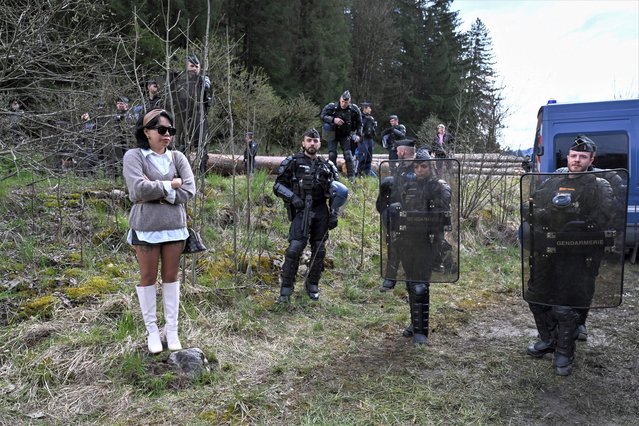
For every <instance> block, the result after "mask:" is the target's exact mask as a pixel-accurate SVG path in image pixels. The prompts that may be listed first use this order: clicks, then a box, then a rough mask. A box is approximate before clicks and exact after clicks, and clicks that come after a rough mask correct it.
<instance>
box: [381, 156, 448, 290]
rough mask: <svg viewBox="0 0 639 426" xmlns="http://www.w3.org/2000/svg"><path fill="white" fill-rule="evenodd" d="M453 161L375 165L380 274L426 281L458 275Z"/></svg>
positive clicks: (387, 276)
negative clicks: (377, 178)
mask: <svg viewBox="0 0 639 426" xmlns="http://www.w3.org/2000/svg"><path fill="white" fill-rule="evenodd" d="M459 173H460V167H459V162H458V161H457V160H455V159H431V160H393V161H384V162H382V163H381V164H380V167H379V179H380V190H379V195H378V199H377V205H376V207H377V210H378V211H379V213H380V235H381V238H380V240H381V247H380V253H381V276H382V278H384V279H391V280H398V281H425V282H431V283H448V282H455V281H457V280H458V279H459V192H460V191H459V182H460V175H459Z"/></svg>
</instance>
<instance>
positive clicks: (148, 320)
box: [135, 284, 162, 354]
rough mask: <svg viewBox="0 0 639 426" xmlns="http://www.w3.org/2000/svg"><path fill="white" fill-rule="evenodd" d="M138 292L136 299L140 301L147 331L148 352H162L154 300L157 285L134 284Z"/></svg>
mask: <svg viewBox="0 0 639 426" xmlns="http://www.w3.org/2000/svg"><path fill="white" fill-rule="evenodd" d="M135 289H136V291H137V293H138V300H139V301H140V310H141V311H142V318H144V325H145V326H146V332H147V340H146V343H147V346H148V347H149V352H151V353H152V354H157V353H160V352H162V341H161V340H160V330H159V329H158V324H157V311H156V308H157V305H156V304H157V302H156V297H157V295H156V290H157V286H156V285H155V284H153V285H147V286H144V287H143V286H136V287H135Z"/></svg>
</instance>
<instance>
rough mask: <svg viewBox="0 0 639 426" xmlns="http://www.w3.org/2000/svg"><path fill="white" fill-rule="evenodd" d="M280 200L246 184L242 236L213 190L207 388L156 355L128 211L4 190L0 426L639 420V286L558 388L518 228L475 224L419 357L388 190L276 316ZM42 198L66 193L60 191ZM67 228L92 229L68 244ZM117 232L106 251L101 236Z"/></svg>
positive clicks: (187, 307) (441, 288)
mask: <svg viewBox="0 0 639 426" xmlns="http://www.w3.org/2000/svg"><path fill="white" fill-rule="evenodd" d="M26 184H27V183H26V182H23V185H26ZM55 184H58V185H62V186H59V187H57V189H56V191H55V193H56V194H57V193H58V191H59V192H60V193H61V194H66V193H82V192H83V191H84V190H86V189H88V188H90V187H92V185H95V186H97V187H104V188H109V186H108V184H107V183H102V182H99V181H98V182H91V183H90V182H84V181H82V180H80V179H75V178H72V177H66V178H64V179H61V180H59V181H57V182H56V183H55ZM271 185H272V182H271V181H270V180H269V178H268V177H267V176H266V175H265V174H262V173H258V174H256V175H255V177H254V179H253V180H252V186H251V190H252V200H253V202H254V204H253V209H252V210H251V212H252V213H251V222H249V221H248V214H247V212H248V210H247V207H246V205H245V204H244V200H245V196H246V179H244V177H243V176H240V177H238V179H237V181H236V189H237V191H238V197H237V211H236V212H235V213H234V215H233V216H232V217H233V221H234V222H233V223H229V222H224V221H225V220H226V219H228V216H223V215H222V214H221V213H220V212H229V211H230V210H229V209H231V207H232V204H231V197H230V196H229V191H230V188H231V187H232V185H231V181H230V179H229V178H223V177H218V176H213V175H212V176H210V177H209V178H208V181H207V185H206V189H205V190H206V194H207V195H206V198H205V204H204V208H203V210H202V215H203V220H204V222H205V226H204V228H203V231H204V232H203V235H204V237H205V240H206V242H207V243H208V244H209V247H210V250H209V251H208V252H206V253H204V254H201V255H198V256H196V257H192V258H191V257H190V258H189V259H188V260H187V262H186V266H187V268H188V270H187V275H186V276H187V279H186V282H185V283H184V284H183V286H182V303H181V316H180V337H181V339H182V342H183V344H184V345H185V346H187V347H200V348H201V349H202V350H203V351H204V353H205V354H206V356H207V358H208V360H209V363H210V364H209V366H210V371H208V372H205V373H204V374H202V375H201V376H200V377H198V378H197V379H195V380H190V379H186V378H185V377H184V376H182V375H180V374H179V373H178V372H176V371H175V370H173V369H172V368H171V367H170V366H169V365H168V363H167V359H168V356H169V353H168V352H162V353H161V354H159V355H150V354H148V353H147V349H146V337H145V332H144V324H143V323H142V320H141V315H140V312H139V307H138V304H137V303H138V302H137V297H136V295H135V291H134V285H135V283H136V282H137V279H138V270H137V264H136V261H135V258H134V256H133V254H132V253H131V250H130V248H129V247H128V246H127V245H126V244H121V241H122V238H123V236H124V232H125V230H126V226H125V224H124V223H123V222H122V218H126V211H127V209H128V203H127V202H126V201H122V202H121V203H118V202H114V203H101V202H97V201H96V202H87V203H85V206H84V210H82V209H80V208H79V206H78V205H77V204H74V203H67V204H64V206H65V207H64V208H63V209H62V210H58V207H59V206H61V204H56V205H55V207H54V208H47V207H46V206H43V205H41V206H39V207H38V208H37V209H35V208H34V209H33V210H31V209H24V206H28V205H29V201H30V199H31V197H32V195H31V193H30V192H29V191H27V190H25V189H24V188H22V190H23V192H24V193H21V192H20V188H19V185H18V191H17V192H16V191H14V192H12V191H6V187H7V186H10V182H5V183H0V187H5V194H6V196H7V197H8V198H9V200H11V201H12V203H9V202H8V201H7V202H5V203H4V204H3V205H4V206H5V208H7V207H10V206H11V205H14V206H15V207H14V210H8V213H7V215H6V217H7V219H6V220H7V222H6V223H5V224H3V227H2V229H7V223H12V222H11V221H15V220H18V219H16V217H19V220H20V221H21V222H17V223H20V224H21V225H20V227H17V228H15V229H16V233H17V234H18V233H19V238H18V237H16V238H14V240H12V241H9V242H5V243H3V244H4V245H3V249H7V250H6V255H5V256H4V258H3V259H0V274H1V275H2V277H3V282H7V281H10V280H13V279H16V278H17V277H19V278H20V279H21V280H22V281H21V282H20V285H19V286H16V287H15V288H12V290H8V289H7V290H2V289H1V288H0V290H2V291H1V292H0V308H1V309H0V341H2V342H3V343H2V350H0V365H2V367H0V396H1V397H0V424H4V423H16V424H21V423H25V422H29V421H30V420H27V418H26V417H25V415H26V414H25V413H27V414H28V413H34V412H44V413H46V415H47V416H48V417H47V418H50V419H53V420H52V422H54V423H57V424H79V423H97V424H122V425H125V424H148V423H149V422H151V420H150V419H153V422H154V423H165V424H175V423H182V424H196V425H199V424H202V425H206V424H276V425H279V424H301V425H371V424H380V425H381V424H384V425H386V424H398V425H403V424H425V425H430V424H442V425H443V424H446V425H449V424H451V425H467V424H479V425H484V424H485V425H488V424H490V425H492V424H514V425H519V424H522V425H523V424H556V423H562V422H563V423H569V422H580V423H583V424H595V423H597V424H606V423H609V424H610V423H612V424H630V423H632V422H633V421H634V412H635V410H637V409H638V408H639V407H638V405H637V404H638V403H637V401H636V395H635V393H636V392H634V389H635V388H634V386H635V383H634V382H633V380H634V379H633V377H634V376H635V375H634V371H635V368H636V365H635V364H636V359H635V358H636V357H635V356H634V351H632V350H629V348H633V347H634V346H636V338H635V337H634V335H633V334H632V333H634V332H630V330H634V328H633V326H632V325H633V324H634V322H633V321H635V318H636V314H637V302H636V300H637V299H636V289H635V288H633V287H632V286H629V288H627V294H626V296H625V297H626V300H625V301H624V304H623V305H622V307H621V308H619V309H617V310H607V311H598V312H593V313H592V314H591V316H592V324H593V329H594V331H593V341H592V343H591V342H588V343H587V344H581V343H580V344H579V345H578V353H577V359H576V371H575V373H574V374H573V376H571V377H569V378H560V377H558V376H556V375H554V374H553V371H552V367H551V364H550V361H549V360H547V359H542V360H537V359H530V357H527V356H526V355H525V347H526V345H527V344H528V343H530V342H531V341H532V340H533V339H534V329H533V328H532V326H533V325H532V318H531V317H530V313H529V311H528V308H527V307H526V306H525V304H524V303H523V301H522V300H521V296H520V288H521V281H520V280H521V277H520V273H521V266H520V260H519V249H518V247H517V243H516V239H514V238H513V235H514V230H513V229H511V228H512V227H511V228H508V227H507V228H501V225H500V224H498V223H497V224H496V223H493V222H491V221H490V220H491V219H490V218H488V219H487V218H482V219H478V220H476V221H468V222H465V223H464V224H462V232H463V238H462V250H461V261H460V265H461V276H460V279H459V281H458V282H457V283H453V284H444V283H441V284H432V285H431V292H430V293H431V299H430V302H431V305H430V308H431V317H430V320H431V322H430V328H431V334H430V340H429V345H428V346H426V347H423V348H419V349H416V348H413V346H412V344H411V340H410V339H406V338H404V337H402V336H401V333H402V330H403V329H404V327H405V326H406V325H407V323H408V321H409V318H410V317H409V312H408V307H407V303H406V291H405V288H404V285H403V284H402V283H400V284H398V286H397V287H396V289H395V290H394V291H393V292H389V293H384V294H382V293H380V292H379V290H378V287H379V285H380V284H381V278H380V277H379V236H378V227H379V220H378V215H377V212H376V211H375V209H374V201H375V195H376V181H375V180H374V179H364V180H358V181H357V183H356V184H355V185H350V184H349V187H350V189H351V195H350V199H349V202H348V205H347V206H346V210H345V211H344V214H343V216H342V217H341V218H340V224H339V226H338V228H337V229H336V230H334V231H333V232H331V236H330V239H329V240H328V242H327V250H328V256H327V262H326V265H327V267H326V270H325V271H324V273H323V276H322V280H321V281H320V291H321V298H320V300H319V301H317V302H314V301H311V300H310V299H309V298H308V296H307V295H306V294H305V292H304V290H303V284H302V283H303V278H302V277H301V276H300V277H298V279H297V282H296V289H295V293H294V294H293V297H292V298H291V303H290V304H288V305H277V304H275V303H274V301H275V298H276V296H277V294H278V289H279V286H278V283H277V274H278V272H279V267H280V265H281V262H282V260H283V254H284V249H285V248H286V245H287V241H286V238H287V232H288V222H287V219H286V216H285V212H284V210H283V208H282V202H281V200H279V199H276V198H274V197H273V196H272V191H271ZM36 186H37V188H38V190H39V191H42V192H45V193H46V192H47V191H48V192H52V190H51V186H47V185H45V183H39V184H38V185H36ZM56 197H57V195H56ZM54 198H55V197H54ZM42 199H45V198H44V197H43V198H42ZM56 199H57V198H56ZM64 199H65V200H66V199H74V198H73V197H66V195H65V197H64ZM25 212H26V213H25ZM31 212H35V213H33V214H34V215H35V216H32V215H31ZM41 214H42V217H40V215H41ZM60 214H62V217H60V216H59V215H60ZM12 217H13V218H14V219H11V218H12ZM42 218H46V220H41V219H42ZM225 218H226V219H225ZM362 219H363V220H364V223H363V232H362ZM60 223H64V224H65V227H66V229H81V226H83V225H82V224H83V223H84V224H85V225H86V224H90V226H91V229H90V232H89V231H87V233H86V235H82V236H76V235H73V234H71V233H69V234H65V235H66V236H65V237H64V238H63V239H59V238H56V235H55V234H56V230H57V229H58V226H59V224H60ZM32 224H36V225H34V227H32ZM233 224H235V225H237V228H235V229H234V227H233ZM101 233H104V235H107V237H106V238H98V239H96V238H92V237H90V236H92V235H93V234H100V235H102V234H101ZM17 234H16V235H17ZM235 237H237V241H236V243H235V244H233V238H235ZM118 244H119V245H118ZM234 247H236V248H237V256H234V253H233V248H234ZM80 253H81V254H82V256H80ZM235 259H237V264H238V266H239V271H236V270H235ZM192 261H194V262H195V270H196V277H197V280H196V281H195V282H194V281H192V280H191V278H190V277H191V274H190V271H191V269H190V266H191V262H192ZM249 264H250V265H251V271H252V274H250V275H249V274H246V273H245V271H246V268H247V266H248V265H249ZM627 273H628V274H635V275H633V277H637V276H639V269H638V267H637V266H630V265H628V267H627ZM627 282H634V281H632V280H631V279H627ZM43 283H46V286H45V285H42V284H43ZM89 284H91V285H89ZM71 288H74V289H82V290H83V292H84V293H82V294H80V296H82V297H69V294H68V289H71ZM76 291H79V290H76ZM158 304H159V305H160V306H161V300H160V299H159V298H158ZM25 306H29V307H30V309H31V311H30V312H31V313H30V314H28V315H27V314H24V312H25V309H26V308H25ZM159 311H160V314H159V317H160V323H161V324H162V323H163V318H162V314H161V308H160V309H159ZM18 312H22V313H23V314H22V315H18V314H17V313H18ZM621 324H623V325H624V326H619V325H621ZM584 389H587V390H588V391H587V392H584ZM87 401H92V402H91V403H89V402H87Z"/></svg>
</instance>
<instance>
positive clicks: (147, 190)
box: [123, 148, 195, 231]
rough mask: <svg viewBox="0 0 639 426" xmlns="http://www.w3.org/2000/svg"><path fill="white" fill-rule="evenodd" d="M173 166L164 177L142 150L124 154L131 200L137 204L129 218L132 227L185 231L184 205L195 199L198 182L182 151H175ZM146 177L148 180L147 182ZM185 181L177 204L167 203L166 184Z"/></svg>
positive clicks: (124, 171) (177, 198) (178, 191)
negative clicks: (167, 182) (172, 181)
mask: <svg viewBox="0 0 639 426" xmlns="http://www.w3.org/2000/svg"><path fill="white" fill-rule="evenodd" d="M171 153H172V154H173V163H172V165H171V168H170V170H169V173H168V174H166V175H163V174H162V173H160V172H159V171H158V170H157V169H156V168H155V167H154V166H153V165H152V164H151V162H150V161H149V160H148V159H147V158H146V157H145V156H144V154H143V153H142V150H141V149H140V148H135V149H130V150H128V151H127V152H126V154H124V170H123V175H124V179H125V180H126V186H127V188H128V190H129V199H130V200H131V201H132V202H133V203H135V204H134V205H133V208H132V209H131V213H130V214H129V227H130V228H131V229H133V230H135V231H164V230H168V229H178V228H184V227H185V226H186V210H185V208H184V205H185V204H186V203H187V202H188V201H189V200H190V199H191V198H192V197H193V196H194V195H195V179H194V177H193V171H192V170H191V166H190V164H189V162H188V160H187V159H186V157H185V156H184V154H182V153H181V152H179V151H171ZM144 176H146V177H147V178H148V180H147V179H145V178H144ZM174 177H180V178H182V187H180V188H178V189H176V190H175V192H176V194H175V203H174V204H170V203H168V202H166V201H165V200H164V197H165V196H166V194H165V193H164V185H163V184H162V181H170V180H172V179H173V178H174Z"/></svg>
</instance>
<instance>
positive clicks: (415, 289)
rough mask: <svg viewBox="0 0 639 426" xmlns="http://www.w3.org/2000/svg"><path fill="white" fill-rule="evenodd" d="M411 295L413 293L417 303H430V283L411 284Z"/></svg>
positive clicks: (413, 282)
mask: <svg viewBox="0 0 639 426" xmlns="http://www.w3.org/2000/svg"><path fill="white" fill-rule="evenodd" d="M410 288H411V293H413V296H414V300H415V303H428V296H429V294H428V283H425V282H415V281H412V282H411V283H410Z"/></svg>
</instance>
